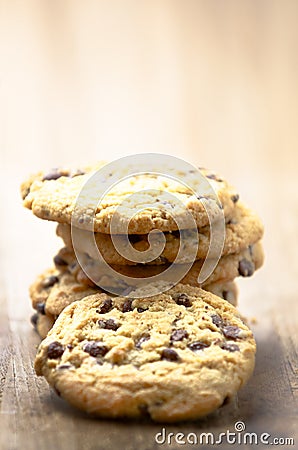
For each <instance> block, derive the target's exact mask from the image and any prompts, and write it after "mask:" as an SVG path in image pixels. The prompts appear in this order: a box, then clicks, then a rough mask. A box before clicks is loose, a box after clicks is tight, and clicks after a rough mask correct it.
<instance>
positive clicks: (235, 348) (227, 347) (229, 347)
mask: <svg viewBox="0 0 298 450" xmlns="http://www.w3.org/2000/svg"><path fill="white" fill-rule="evenodd" d="M220 348H222V349H223V350H227V351H228V352H240V348H239V347H238V345H236V344H228V343H227V342H222V343H221V344H220Z"/></svg>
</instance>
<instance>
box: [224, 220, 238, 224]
mask: <svg viewBox="0 0 298 450" xmlns="http://www.w3.org/2000/svg"><path fill="white" fill-rule="evenodd" d="M236 224H237V220H236V219H229V220H227V222H226V225H236Z"/></svg>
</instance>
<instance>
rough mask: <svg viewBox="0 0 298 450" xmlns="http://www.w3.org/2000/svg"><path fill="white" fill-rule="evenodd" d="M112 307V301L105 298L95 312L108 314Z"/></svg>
mask: <svg viewBox="0 0 298 450" xmlns="http://www.w3.org/2000/svg"><path fill="white" fill-rule="evenodd" d="M112 307H113V302H112V299H110V298H107V299H106V300H105V301H104V302H103V303H102V304H101V305H100V307H99V309H97V310H96V312H97V313H98V314H106V313H108V312H109V311H111V309H112Z"/></svg>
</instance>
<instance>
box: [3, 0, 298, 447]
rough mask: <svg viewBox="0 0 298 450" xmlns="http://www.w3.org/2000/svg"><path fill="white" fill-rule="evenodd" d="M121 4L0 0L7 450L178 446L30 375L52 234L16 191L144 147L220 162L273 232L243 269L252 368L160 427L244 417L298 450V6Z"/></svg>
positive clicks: (195, 426)
mask: <svg viewBox="0 0 298 450" xmlns="http://www.w3.org/2000/svg"><path fill="white" fill-rule="evenodd" d="M84 3H85V2H84ZM86 3H87V2H86ZM116 3H117V5H118V6H119V8H118V9H117V8H116V9H117V15H116V16H115V14H114V11H115V10H114V9H111V7H109V6H108V5H109V2H101V1H100V2H96V1H95V2H93V1H90V2H88V7H87V6H86V7H84V6H82V3H81V2H77V1H74V2H69V1H61V2H50V3H49V2H37V1H34V0H29V1H28V2H26V7H25V6H24V4H23V3H22V2H21V1H16V2H11V1H8V0H0V25H1V27H0V33H1V39H0V55H1V58H0V61H1V62H0V65H1V67H0V68H3V69H4V70H3V71H2V70H1V77H0V152H1V153H0V155H1V169H2V170H1V177H0V183H1V189H0V204H1V221H0V251H1V261H0V448H1V450H2V449H3V450H8V449H9V450H10V449H24V450H27V449H28V450H29V449H30V450H33V449H34V450H35V449H38V450H43V449H45V450H50V449H54V448H55V449H57V450H60V449H61V450H66V449H73V450H76V449H78V450H79V449H87V450H89V449H90V450H91V449H92V450H93V449H94V450H95V449H96V450H99V449H118V448H123V449H134V450H145V449H157V448H177V445H176V444H174V443H173V444H172V445H167V444H164V445H159V444H158V443H156V442H155V435H156V433H158V432H159V431H160V430H161V428H162V426H163V425H162V424H161V425H156V424H152V423H147V422H143V423H138V422H119V421H107V420H95V419H92V418H90V417H88V416H87V415H85V414H83V413H81V412H78V411H76V410H74V409H73V408H71V407H69V406H67V405H66V404H65V403H64V402H63V401H62V400H61V399H60V398H58V397H57V396H56V395H55V393H54V392H53V391H52V390H50V389H49V387H48V385H47V383H46V382H45V380H44V379H43V378H38V377H36V376H35V373H34V369H33V362H34V356H35V353H36V347H37V345H38V343H39V338H38V336H37V335H36V334H35V332H34V331H33V330H32V327H31V325H30V320H29V319H30V315H31V313H32V310H31V306H30V301H29V297H28V286H29V284H30V283H31V282H32V281H33V279H34V277H35V276H36V275H37V274H38V273H40V272H42V271H43V270H44V269H45V268H47V267H49V265H50V264H51V259H52V257H53V255H54V254H55V251H56V250H57V249H58V248H59V246H60V245H61V244H60V243H59V241H58V238H57V237H56V236H55V226H54V224H53V223H48V222H45V221H41V220H38V219H37V218H36V217H34V216H33V215H32V214H31V213H30V212H29V211H26V210H24V209H23V208H22V206H21V201H20V197H19V191H18V189H19V184H20V182H21V181H22V179H23V178H25V177H26V176H27V175H28V174H29V173H31V172H34V171H36V170H38V169H39V168H47V167H55V166H58V165H61V164H63V165H65V164H68V163H71V164H72V165H74V166H75V165H78V164H81V163H86V162H89V161H91V160H94V159H96V158H102V157H111V158H116V157H119V156H122V155H127V154H131V153H138V152H142V151H152V150H154V151H160V152H164V153H168V154H174V155H177V156H180V157H182V158H185V159H187V160H189V161H191V162H194V163H196V164H198V165H205V166H207V167H212V168H215V169H217V170H218V171H219V172H222V173H223V174H224V175H226V176H227V178H228V179H229V180H230V181H231V182H232V183H234V184H235V185H236V186H237V188H238V189H239V191H240V193H241V196H242V198H243V199H244V200H245V201H247V203H248V204H249V205H250V206H252V207H253V208H254V209H256V211H257V212H258V213H259V214H260V216H261V217H262V219H263V222H264V224H265V230H266V232H265V237H264V247H265V254H266V260H265V265H264V267H263V268H262V269H261V270H260V271H258V272H257V273H256V274H255V275H254V276H253V277H252V278H251V279H243V280H240V281H239V287H240V295H239V309H240V311H241V313H243V314H244V315H245V316H246V317H248V319H249V323H250V325H251V327H252V329H253V331H254V333H255V337H256V340H257V358H256V368H255V372H254V375H253V377H252V378H251V380H250V381H249V383H248V384H247V386H246V387H244V388H243V389H242V390H241V391H240V393H239V395H238V397H237V399H236V400H235V402H233V403H231V404H229V405H226V406H224V407H223V408H221V409H220V410H219V411H218V412H217V413H215V414H213V415H212V416H210V417H208V418H207V419H205V420H201V421H197V422H195V423H184V424H177V425H168V426H166V429H167V432H168V433H169V432H174V433H176V432H183V433H189V432H195V433H197V434H198V435H199V433H201V432H206V431H208V432H211V431H212V432H214V433H216V434H218V433H219V432H221V431H226V430H228V429H229V430H230V431H233V430H234V424H235V422H236V421H243V422H244V423H245V425H246V431H248V432H255V433H259V435H260V434H261V433H269V434H270V435H271V439H273V438H274V437H284V438H287V437H288V438H294V439H295V445H292V446H291V447H287V446H283V448H298V435H297V429H298V423H297V419H298V415H297V411H298V402H297V398H298V367H297V359H298V320H297V318H298V262H297V261H298V258H297V243H298V238H297V230H298V177H297V166H298V154H297V148H298V133H297V129H298V128H297V123H298V87H297V79H298V59H297V57H298V56H297V55H298V27H297V17H298V14H297V13H298V3H297V2H296V1H291V0H286V1H283V2H278V1H272V2H267V1H263V0H261V1H260V2H251V1H246V0H244V1H243V2H239V1H227V2H214V1H210V2H200V1H197V2H196V1H192V0H191V1H189V3H188V7H187V8H186V7H185V3H184V2H180V3H179V2H177V1H171V2H170V1H169V2H168V1H165V2H157V1H152V2H130V1H129V2H127V5H128V4H129V5H130V6H129V7H128V6H127V8H124V7H123V6H121V2H115V4H116ZM140 3H142V5H143V6H137V5H140ZM50 4H51V6H49V5H50ZM223 4H225V6H222V5H223ZM122 5H123V4H122ZM145 5H146V6H145ZM109 8H110V9H109ZM99 13H100V15H98V14H99ZM96 17H97V18H98V17H100V20H101V23H100V26H99V25H98V22H97V20H95V18H96ZM98 20H99V19H98ZM115 30H117V31H115ZM131 30H134V32H132V31H131ZM134 33H136V34H137V36H138V39H135V34H134ZM98 36H99V37H98ZM120 50H121V51H120ZM3 63H4V66H2V65H3ZM132 67H133V68H134V70H132ZM252 318H255V320H252ZM183 447H184V448H187V445H185V446H182V447H181V448H183ZM193 447H194V448H195V446H193ZM209 447H210V446H206V448H209ZM276 447H277V448H279V446H276ZM220 448H231V446H230V445H227V446H225V445H222V446H221V447H220ZM240 448H241V447H240ZM258 448H262V445H259V446H258Z"/></svg>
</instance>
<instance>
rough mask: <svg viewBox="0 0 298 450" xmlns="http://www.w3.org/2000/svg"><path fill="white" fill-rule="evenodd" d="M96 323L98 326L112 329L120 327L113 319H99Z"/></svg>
mask: <svg viewBox="0 0 298 450" xmlns="http://www.w3.org/2000/svg"><path fill="white" fill-rule="evenodd" d="M98 325H99V327H100V328H105V329H106V330H113V331H116V330H117V329H118V328H119V327H120V325H118V324H117V323H116V322H115V321H114V320H113V319H107V320H99V321H98Z"/></svg>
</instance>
